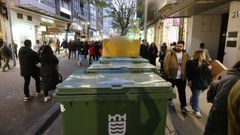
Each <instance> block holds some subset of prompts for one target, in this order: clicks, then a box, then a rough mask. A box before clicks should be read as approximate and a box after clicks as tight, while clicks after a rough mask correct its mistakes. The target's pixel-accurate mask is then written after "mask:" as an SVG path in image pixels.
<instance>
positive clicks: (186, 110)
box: [181, 106, 190, 113]
mask: <svg viewBox="0 0 240 135" xmlns="http://www.w3.org/2000/svg"><path fill="white" fill-rule="evenodd" d="M181 110H182V112H184V113H187V112H190V109H189V108H188V107H187V106H185V107H183V108H182V109H181Z"/></svg>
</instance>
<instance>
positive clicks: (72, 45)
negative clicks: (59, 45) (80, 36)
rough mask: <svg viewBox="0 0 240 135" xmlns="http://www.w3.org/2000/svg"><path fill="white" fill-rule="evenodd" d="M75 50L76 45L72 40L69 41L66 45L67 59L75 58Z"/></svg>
mask: <svg viewBox="0 0 240 135" xmlns="http://www.w3.org/2000/svg"><path fill="white" fill-rule="evenodd" d="M76 49H77V47H76V44H75V43H74V41H73V40H72V39H70V40H69V43H68V59H71V58H73V57H74V58H76Z"/></svg>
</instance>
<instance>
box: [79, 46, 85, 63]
mask: <svg viewBox="0 0 240 135" xmlns="http://www.w3.org/2000/svg"><path fill="white" fill-rule="evenodd" d="M78 56H79V61H78V65H80V66H82V65H83V61H84V45H83V43H82V42H79V44H78Z"/></svg>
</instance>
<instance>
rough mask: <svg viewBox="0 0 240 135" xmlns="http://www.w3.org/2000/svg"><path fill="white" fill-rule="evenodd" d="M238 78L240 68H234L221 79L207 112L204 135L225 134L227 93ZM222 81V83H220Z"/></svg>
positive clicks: (226, 129)
mask: <svg viewBox="0 0 240 135" xmlns="http://www.w3.org/2000/svg"><path fill="white" fill-rule="evenodd" d="M239 79H240V70H239V69H234V70H230V71H229V72H228V75H227V76H226V77H224V78H223V79H221V80H220V81H219V82H218V83H220V87H217V88H219V90H217V91H218V93H217V94H216V96H215V98H214V104H213V106H212V108H211V110H210V112H209V115H208V120H207V123H206V127H205V131H204V135H227V132H228V128H227V124H228V119H227V118H228V115H227V111H228V109H227V100H228V94H229V92H230V90H231V88H232V87H233V85H234V84H235V83H236V82H237V81H238V80H239ZM222 83H223V84H222Z"/></svg>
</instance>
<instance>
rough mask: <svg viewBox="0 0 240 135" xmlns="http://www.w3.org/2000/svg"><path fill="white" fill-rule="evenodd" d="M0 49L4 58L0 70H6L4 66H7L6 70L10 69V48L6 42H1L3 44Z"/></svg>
mask: <svg viewBox="0 0 240 135" xmlns="http://www.w3.org/2000/svg"><path fill="white" fill-rule="evenodd" d="M0 51H1V55H2V56H1V57H2V58H3V59H4V61H5V63H4V66H3V69H2V72H6V70H5V69H6V67H7V68H8V70H10V69H11V68H10V66H9V61H10V59H11V58H12V51H11V49H10V48H9V47H8V46H7V44H6V43H4V44H3V46H2V47H1V49H0Z"/></svg>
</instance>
